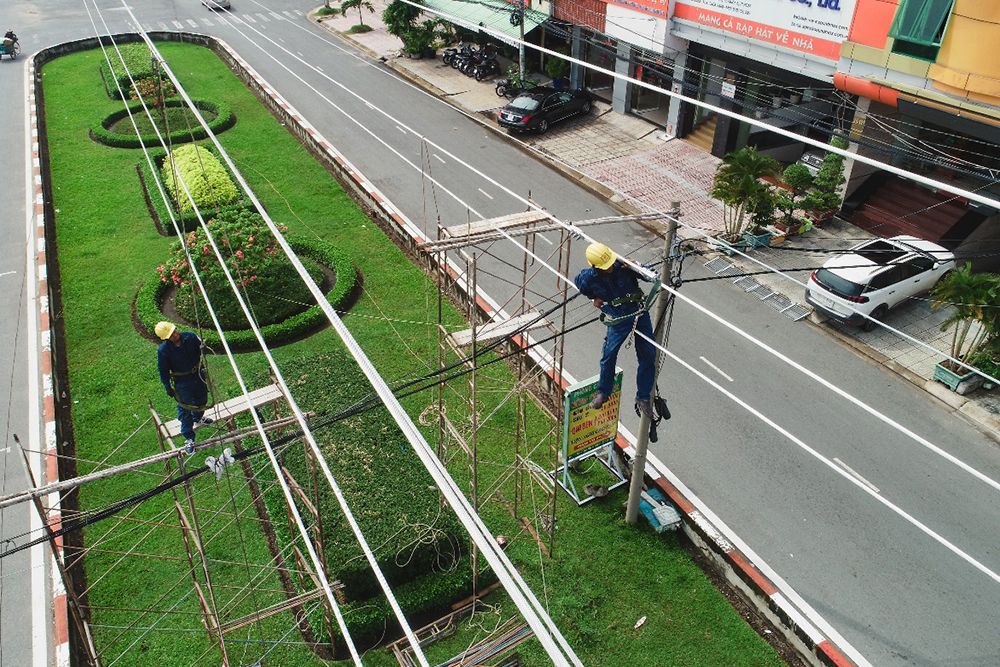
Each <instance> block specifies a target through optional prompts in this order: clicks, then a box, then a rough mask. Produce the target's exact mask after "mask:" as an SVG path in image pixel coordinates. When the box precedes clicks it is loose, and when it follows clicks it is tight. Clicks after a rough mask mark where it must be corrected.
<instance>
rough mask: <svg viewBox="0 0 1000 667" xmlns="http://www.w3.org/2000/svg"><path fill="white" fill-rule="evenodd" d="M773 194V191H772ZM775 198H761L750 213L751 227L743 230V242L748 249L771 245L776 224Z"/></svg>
mask: <svg viewBox="0 0 1000 667" xmlns="http://www.w3.org/2000/svg"><path fill="white" fill-rule="evenodd" d="M772 193H773V190H772ZM776 208H777V206H776V202H775V197H773V196H772V197H761V198H760V199H758V200H757V202H756V203H755V204H754V207H753V210H752V211H751V212H750V225H749V227H748V228H747V229H745V230H743V242H744V243H745V244H746V247H747V248H762V247H765V246H769V245H771V230H770V229H769V227H770V226H771V225H772V224H774V211H775V209H776Z"/></svg>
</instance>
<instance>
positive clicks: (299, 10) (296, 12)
mask: <svg viewBox="0 0 1000 667" xmlns="http://www.w3.org/2000/svg"><path fill="white" fill-rule="evenodd" d="M292 11H293V12H295V15H296V16H305V15H306V14H305V12H303V11H302V10H301V9H293V10H292Z"/></svg>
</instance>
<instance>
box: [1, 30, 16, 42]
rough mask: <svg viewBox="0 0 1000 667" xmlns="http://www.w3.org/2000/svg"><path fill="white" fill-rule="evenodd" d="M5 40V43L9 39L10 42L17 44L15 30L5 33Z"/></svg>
mask: <svg viewBox="0 0 1000 667" xmlns="http://www.w3.org/2000/svg"><path fill="white" fill-rule="evenodd" d="M3 38H4V41H6V40H8V39H9V40H10V41H12V42H16V41H17V35H15V34H14V31H13V30H8V31H7V32H6V33H4V36H3Z"/></svg>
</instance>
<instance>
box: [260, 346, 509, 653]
mask: <svg viewBox="0 0 1000 667" xmlns="http://www.w3.org/2000/svg"><path fill="white" fill-rule="evenodd" d="M285 379H286V381H287V382H288V384H289V386H290V387H291V388H292V391H293V393H294V395H295V398H296V401H297V402H298V404H299V406H300V407H301V408H302V409H303V410H313V411H315V412H316V413H317V414H318V415H320V416H318V417H317V418H316V419H314V420H313V422H314V423H319V422H320V421H322V419H323V416H322V413H324V412H326V413H330V412H334V413H335V412H337V411H339V410H342V409H344V408H346V407H347V406H351V405H356V404H358V403H359V402H361V401H363V400H365V399H367V398H369V397H370V395H371V394H372V388H371V385H370V384H369V382H368V380H367V378H366V377H365V376H364V374H363V373H362V372H361V370H360V369H359V368H358V366H357V362H355V361H354V359H353V358H351V357H350V355H348V354H347V352H345V351H343V350H335V351H332V352H329V353H325V354H322V355H317V356H314V357H307V358H304V359H299V360H297V362H296V364H295V367H294V370H289V371H286V372H285ZM255 380H256V384H254V386H258V385H259V384H262V383H263V384H266V383H268V382H269V381H270V380H269V379H268V378H267V376H264V375H261V376H260V377H258V378H255ZM315 435H316V438H317V442H318V443H319V445H320V447H321V448H322V450H323V453H324V457H325V458H326V460H327V462H328V463H329V465H330V468H331V470H332V471H333V473H334V475H335V476H336V479H337V482H338V484H339V485H340V487H341V491H342V492H343V494H344V496H345V497H346V499H347V501H348V503H349V504H350V506H351V509H352V512H353V513H354V517H355V519H356V520H357V522H358V525H359V526H360V528H361V530H362V532H363V533H364V535H365V538H366V540H367V541H368V544H369V546H370V547H371V548H372V549H373V551H374V553H375V556H376V560H377V561H378V564H379V567H380V569H381V570H382V572H383V574H384V575H385V577H386V579H387V580H388V581H389V583H390V584H391V586H392V588H393V590H394V591H395V594H396V598H397V600H398V601H399V603H400V606H401V607H402V608H403V611H404V612H406V614H407V616H409V617H411V618H412V617H414V616H416V615H419V614H423V613H427V612H432V611H438V610H443V609H447V608H448V606H449V605H450V603H452V602H454V601H456V600H459V599H462V598H464V597H467V596H468V595H469V594H470V593H471V587H472V570H471V566H470V563H469V558H468V553H467V541H468V537H467V536H466V535H465V534H464V532H463V531H462V529H461V527H460V525H459V523H458V520H457V518H455V515H454V513H453V512H452V511H451V510H450V509H447V508H442V506H441V502H440V498H439V493H438V490H437V488H436V487H435V485H434V483H433V480H432V478H431V476H430V474H429V473H428V472H427V470H426V469H425V468H424V466H423V465H421V463H420V461H419V459H418V458H417V456H416V455H415V454H414V453H413V451H412V449H411V448H410V446H409V443H408V442H407V440H406V438H405V436H404V435H403V433H402V432H401V431H400V429H399V426H398V425H397V424H396V423H395V422H394V421H393V420H392V418H391V417H390V415H389V414H388V412H387V411H385V410H384V409H381V408H376V409H373V410H369V411H367V412H365V413H364V414H363V415H357V416H353V417H349V418H347V419H343V420H340V421H336V422H334V423H333V424H331V425H329V426H325V427H324V428H322V429H318V430H316V431H315ZM281 461H282V464H283V465H284V466H285V467H286V468H288V470H289V471H290V472H291V473H292V475H293V476H294V477H295V479H296V481H297V482H298V483H299V484H301V485H303V486H304V487H306V488H305V489H304V490H305V491H306V493H307V494H308V495H309V496H310V498H312V497H313V494H312V489H311V475H310V474H309V472H308V467H307V465H306V461H305V454H304V450H303V447H302V446H301V445H298V444H296V445H292V446H289V447H288V448H287V449H286V450H285V451H284V453H283V454H282V455H281ZM260 477H261V478H262V479H267V480H273V479H274V473H273V471H272V470H271V469H270V468H269V467H268V468H267V469H266V470H264V471H263V472H262V473H261V475H260ZM372 489H378V490H379V492H378V493H376V494H373V493H371V490H372ZM264 498H265V503H266V505H267V508H268V512H269V513H270V514H271V517H272V521H273V524H274V527H275V532H276V534H277V537H278V542H279V548H280V549H285V548H287V547H288V545H289V543H290V542H292V541H295V542H296V543H299V547H300V548H302V544H301V537H300V536H299V535H298V533H297V532H294V533H293V531H292V529H291V528H290V527H289V525H288V520H287V512H286V509H285V502H284V497H283V496H282V494H280V493H269V494H265V496H264ZM296 502H300V501H299V500H298V499H296ZM317 509H318V511H319V514H320V516H321V517H322V518H323V537H324V551H325V557H326V564H327V569H328V572H329V575H330V578H331V579H336V580H338V581H340V582H341V583H342V584H344V594H345V595H346V597H347V599H348V602H347V603H346V604H344V605H342V607H341V608H342V610H343V611H344V618H345V620H346V621H347V625H348V628H349V629H350V632H351V635H352V637H354V638H355V640H357V641H361V642H364V641H368V642H372V641H377V640H379V639H380V638H381V637H383V635H384V633H385V631H386V629H387V628H388V629H389V633H390V634H391V633H392V629H393V628H394V627H395V625H396V624H395V618H394V616H393V613H392V611H391V609H390V607H389V605H388V602H387V601H386V599H385V598H384V596H383V594H382V590H381V588H380V587H379V585H378V583H377V581H376V579H375V576H374V574H373V572H372V571H371V569H370V568H369V566H368V561H367V560H366V559H365V558H364V556H363V554H362V552H361V548H360V546H359V545H358V544H357V542H356V540H355V537H354V534H353V532H352V531H351V529H350V527H349V526H348V524H347V521H346V519H345V518H344V516H343V513H342V512H341V510H340V506H339V504H338V503H337V502H336V499H335V498H334V496H333V493H332V491H331V490H330V488H329V486H328V485H327V484H326V482H325V480H323V479H322V477H321V478H320V483H319V500H318V506H317ZM299 510H300V512H301V514H302V516H303V518H304V519H305V520H306V523H307V524H308V523H309V522H310V517H311V514H310V513H309V512H308V511H307V510H306V508H305V507H304V506H303V505H301V504H299ZM428 526H434V527H435V529H436V530H435V531H434V532H433V533H431V532H430V531H428V529H427V527H428ZM303 551H304V550H303ZM491 577H492V573H490V572H489V571H487V572H485V573H484V574H481V576H480V581H481V582H484V583H486V584H488V583H490V582H491V581H492V579H491ZM316 625H317V624H314V629H315V630H316V631H317V633H318V634H321V635H322V634H324V633H323V631H322V629H321V628H319V627H316Z"/></svg>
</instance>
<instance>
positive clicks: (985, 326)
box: [931, 263, 1000, 372]
mask: <svg viewBox="0 0 1000 667" xmlns="http://www.w3.org/2000/svg"><path fill="white" fill-rule="evenodd" d="M931 298H932V299H933V301H932V303H931V305H932V307H933V308H934V309H938V308H943V307H945V306H949V307H950V308H951V309H952V311H951V313H950V314H949V315H948V319H946V320H945V321H944V322H942V323H941V331H946V330H948V329H949V328H951V327H953V328H954V331H953V332H952V336H951V356H952V358H954V359H958V360H959V361H960V362H961V363H963V364H967V363H968V361H969V359H971V358H972V357H974V356H975V355H976V354H977V353H978V352H980V351H982V350H983V349H984V347H985V346H986V345H987V344H988V343H989V342H990V339H991V338H993V337H994V336H995V335H996V334H997V333H1000V276H998V275H996V274H993V273H973V272H972V264H971V263H966V264H965V266H962V267H959V268H957V269H954V270H952V271H949V272H948V273H946V274H945V275H944V277H943V278H941V280H939V281H938V283H937V285H935V286H934V288H933V289H932V290H931ZM951 370H953V371H956V372H962V369H958V368H952V369H951Z"/></svg>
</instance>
